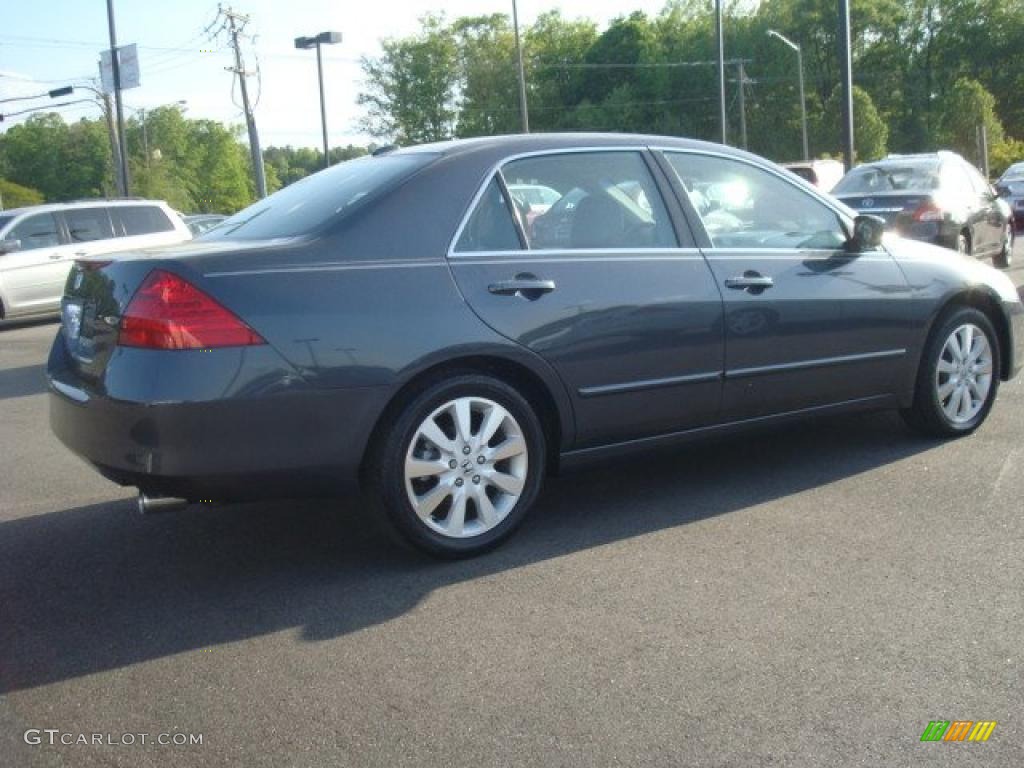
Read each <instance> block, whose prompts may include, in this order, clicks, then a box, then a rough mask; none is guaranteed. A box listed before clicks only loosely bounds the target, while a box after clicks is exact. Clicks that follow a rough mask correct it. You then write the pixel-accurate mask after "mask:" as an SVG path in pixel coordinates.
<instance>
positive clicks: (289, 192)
mask: <svg viewBox="0 0 1024 768" xmlns="http://www.w3.org/2000/svg"><path fill="white" fill-rule="evenodd" d="M435 157H436V155H433V154H430V153H426V152H414V153H410V154H403V155H384V156H381V157H372V156H370V157H361V158H358V159H356V160H349V161H348V162H345V163H339V164H338V165H335V166H333V167H331V168H328V169H327V170H325V171H321V172H320V173H317V174H314V175H312V176H307V177H306V178H304V179H301V180H300V181H297V182H295V183H294V184H290V185H289V186H287V187H285V188H284V189H282V190H281V191H279V192H275V193H274V194H272V195H271V196H270V197H268V198H266V199H264V200H260V201H259V202H258V203H254V204H253V205H250V206H249V207H248V208H246V209H244V210H242V211H239V212H238V213H236V214H235V215H234V216H232V217H230V218H229V219H227V220H226V221H224V222H223V223H221V224H220V225H219V226H218V227H216V228H215V229H211V230H210V231H209V232H207V233H206V234H205V235H203V238H204V239H205V240H218V239H223V240H263V239H269V238H275V237H297V236H301V235H307V234H311V233H313V232H316V231H318V230H320V229H322V228H323V227H324V226H325V225H327V224H328V223H330V222H331V221H333V220H335V219H338V218H341V217H342V216H345V215H347V214H348V213H350V212H351V211H353V210H355V209H356V208H357V207H358V206H359V203H360V202H362V201H364V200H365V199H367V198H369V197H370V196H372V195H373V194H374V193H375V192H379V191H381V190H384V189H386V188H388V187H390V186H391V185H392V184H397V183H398V182H399V181H401V180H402V179H404V178H406V177H407V176H409V175H411V174H412V173H413V172H415V171H416V170H418V169H419V168H422V167H423V166H425V165H427V164H428V163H430V162H431V161H432V160H433V159H434V158H435Z"/></svg>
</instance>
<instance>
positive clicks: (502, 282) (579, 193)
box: [450, 150, 723, 447]
mask: <svg viewBox="0 0 1024 768" xmlns="http://www.w3.org/2000/svg"><path fill="white" fill-rule="evenodd" d="M658 173H660V171H658V170H657V169H656V168H654V167H653V166H652V165H651V164H650V159H649V156H648V154H647V153H646V152H644V151H640V150H636V151H630V150H615V151H611V150H594V151H587V152H568V153H567V152H555V153H541V154H537V155H533V156H529V157H525V158H520V159H517V160H513V161H511V162H508V163H507V164H505V165H504V166H503V167H502V168H501V170H500V172H499V173H497V174H496V175H495V176H494V177H493V178H492V179H491V180H490V181H489V182H488V184H487V186H486V188H485V189H484V191H483V193H482V195H481V196H480V198H479V200H478V202H477V204H476V207H475V208H474V209H473V211H472V213H471V214H470V216H469V218H468V219H467V220H466V222H465V224H464V225H463V227H462V228H461V230H460V232H459V234H458V236H457V238H456V242H455V245H454V247H453V249H452V253H451V254H450V263H451V266H452V270H453V273H454V275H455V278H456V280H457V282H458V284H459V287H460V289H461V290H462V293H463V295H464V296H465V297H466V299H467V300H468V301H469V303H470V305H471V306H472V308H473V309H474V311H475V312H476V313H477V314H478V315H479V316H480V317H481V318H482V319H483V321H484V322H486V323H487V324H488V325H490V326H491V327H492V328H493V329H495V330H496V331H497V332H499V333H501V334H502V335H504V336H506V337H507V338H509V339H512V340H514V341H517V342H519V343H521V344H523V345H524V346H526V347H528V348H529V349H531V350H533V351H534V352H536V353H537V354H538V355H540V356H541V357H542V358H544V359H545V360H546V361H547V362H548V363H550V364H551V365H552V366H553V367H554V368H555V369H556V371H557V372H558V373H559V375H560V376H561V378H562V380H563V381H564V383H565V384H566V386H567V388H568V389H569V391H570V395H571V397H572V399H573V405H574V409H575V414H576V423H577V441H576V446H577V447H586V446H588V445H596V444H601V443H609V442H615V441H619V440H626V439H629V438H633V437H640V436H646V435H652V434H658V433H665V432H671V431H675V430H680V429H684V428H686V427H690V426H695V425H699V424H705V423H708V422H710V421H712V420H713V419H714V418H715V417H716V415H717V411H718V408H719V402H720V396H721V372H722V365H723V356H722V354H723V353H722V331H721V321H722V304H721V298H720V295H719V292H718V289H717V287H716V286H715V282H714V277H713V275H712V274H711V271H710V270H709V269H708V266H707V264H706V262H705V261H704V259H703V258H702V257H701V255H700V253H699V251H698V250H697V249H696V248H695V247H693V243H692V242H691V241H690V240H689V239H685V240H683V241H682V242H680V239H679V238H680V237H683V238H689V234H688V233H687V232H684V231H683V230H682V228H681V227H678V226H673V221H672V219H671V218H670V216H669V213H668V210H667V208H666V205H665V202H664V199H663V197H662V195H663V189H664V188H665V187H664V185H665V180H664V177H661V181H660V182H659V181H657V180H656V174H658ZM524 184H532V185H541V186H545V187H548V188H550V189H553V190H555V191H556V192H557V193H558V196H559V197H558V200H557V201H556V202H554V203H553V204H551V205H550V207H547V208H545V209H544V210H543V211H541V212H538V211H534V210H532V209H531V208H530V206H529V203H528V202H524V201H522V200H520V201H518V202H516V201H515V200H514V199H513V197H512V196H510V195H509V194H508V189H507V185H513V186H517V185H524Z"/></svg>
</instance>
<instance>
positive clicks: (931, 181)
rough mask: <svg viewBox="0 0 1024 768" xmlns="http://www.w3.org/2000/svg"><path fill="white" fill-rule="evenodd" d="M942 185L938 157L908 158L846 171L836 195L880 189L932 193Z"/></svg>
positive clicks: (867, 193) (863, 193)
mask: <svg viewBox="0 0 1024 768" xmlns="http://www.w3.org/2000/svg"><path fill="white" fill-rule="evenodd" d="M938 188H939V163H938V161H936V160H907V161H903V162H896V161H891V162H885V163H877V164H874V165H862V166H860V167H858V168H854V169H853V170H852V171H850V172H849V173H848V174H846V175H845V176H844V177H843V179H842V181H840V182H839V183H838V184H836V186H835V189H833V190H832V194H833V195H875V194H878V193H879V192H903V191H906V192H931V191H932V190H934V189H938Z"/></svg>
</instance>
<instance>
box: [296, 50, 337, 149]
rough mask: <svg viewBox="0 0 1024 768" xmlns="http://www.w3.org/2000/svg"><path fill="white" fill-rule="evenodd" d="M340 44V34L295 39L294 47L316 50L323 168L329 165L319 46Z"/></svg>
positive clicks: (322, 65) (321, 59)
mask: <svg viewBox="0 0 1024 768" xmlns="http://www.w3.org/2000/svg"><path fill="white" fill-rule="evenodd" d="M340 42H341V32H321V33H320V34H319V35H316V36H315V37H296V38H295V47H296V48H299V49H302V50H307V49H309V48H316V71H317V77H318V79H319V81H320V124H321V126H322V128H323V133H324V168H328V167H330V165H331V161H330V159H329V158H328V155H327V153H328V151H329V147H328V146H327V106H326V104H325V103H324V60H323V57H322V56H321V54H320V46H321V45H334V44H335V43H340Z"/></svg>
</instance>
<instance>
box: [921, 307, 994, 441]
mask: <svg viewBox="0 0 1024 768" xmlns="http://www.w3.org/2000/svg"><path fill="white" fill-rule="evenodd" d="M999 363H1000V359H999V340H998V337H997V336H996V332H995V329H994V328H993V327H992V323H991V322H990V321H989V319H988V317H987V316H986V315H985V314H984V313H983V312H981V311H980V310H978V309H975V308H974V307H955V308H952V309H950V310H948V311H947V312H945V313H944V314H943V315H942V316H941V317H940V318H939V320H938V321H937V323H936V325H935V328H934V330H933V332H932V334H931V335H930V336H929V338H928V342H927V343H926V344H925V348H924V352H923V353H922V355H921V363H920V366H919V368H918V373H917V383H916V386H915V390H914V404H913V406H912V407H911V408H908V409H906V410H903V411H901V414H902V415H903V418H904V419H905V420H906V421H907V423H908V424H909V425H910V426H911V427H913V428H914V429H916V430H917V431H919V432H922V433H924V434H926V435H930V436H932V437H961V436H963V435H969V434H970V433H971V432H973V431H974V430H976V429H977V428H978V427H980V426H981V424H982V423H983V422H984V421H985V419H986V418H987V417H988V414H989V411H990V410H991V409H992V403H993V402H994V401H995V399H996V392H997V391H998V389H999V370H1000V369H999Z"/></svg>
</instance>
